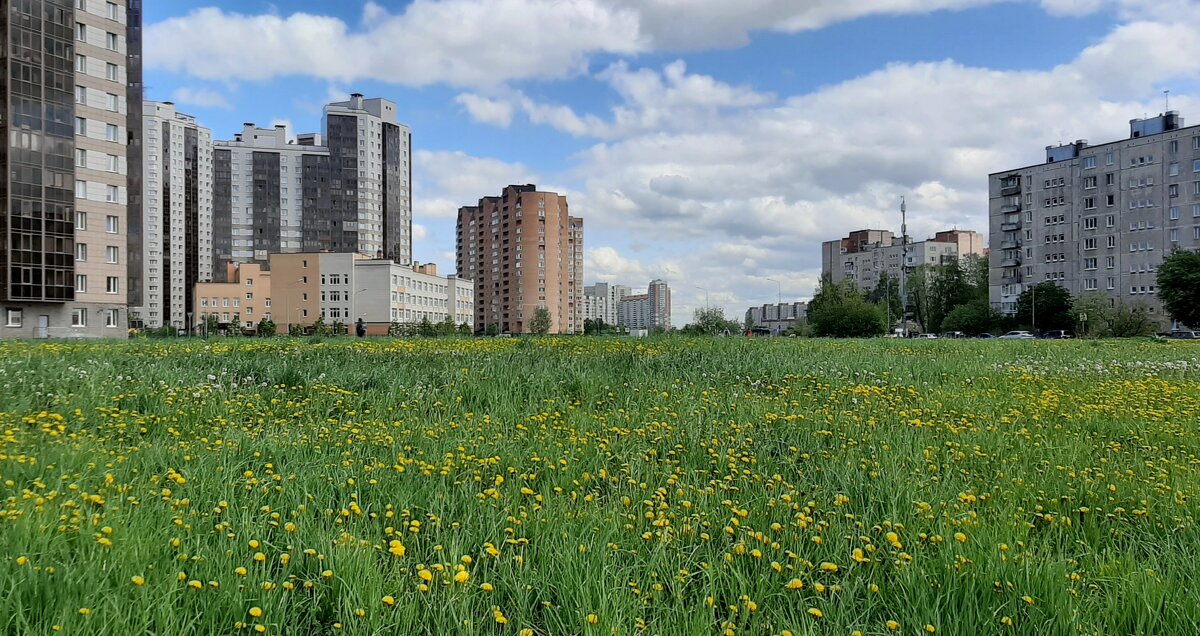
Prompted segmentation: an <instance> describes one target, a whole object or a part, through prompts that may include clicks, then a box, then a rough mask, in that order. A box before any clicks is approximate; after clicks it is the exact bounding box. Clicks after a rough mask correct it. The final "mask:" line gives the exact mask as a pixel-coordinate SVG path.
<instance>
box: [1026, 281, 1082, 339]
mask: <svg viewBox="0 0 1200 636" xmlns="http://www.w3.org/2000/svg"><path fill="white" fill-rule="evenodd" d="M1035 299H1036V305H1035ZM1071 304H1072V300H1071V293H1070V292H1068V291H1067V290H1066V289H1065V288H1062V287H1059V286H1058V285H1055V284H1054V283H1052V282H1050V281H1044V282H1041V283H1038V284H1037V285H1034V286H1033V287H1029V288H1027V289H1026V290H1025V291H1023V292H1021V295H1020V296H1018V297H1017V313H1016V317H1017V319H1018V320H1019V321H1021V324H1024V325H1028V326H1029V327H1031V328H1036V329H1039V330H1041V331H1050V330H1054V329H1071V328H1072V327H1074V326H1075V315H1074V314H1073V313H1072V312H1071Z"/></svg>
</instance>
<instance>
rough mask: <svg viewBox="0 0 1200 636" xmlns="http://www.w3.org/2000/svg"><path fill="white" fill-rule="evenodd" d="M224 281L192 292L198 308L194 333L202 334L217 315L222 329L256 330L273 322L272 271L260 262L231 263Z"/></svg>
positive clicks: (228, 265)
mask: <svg viewBox="0 0 1200 636" xmlns="http://www.w3.org/2000/svg"><path fill="white" fill-rule="evenodd" d="M226 267H227V268H228V271H227V272H226V273H225V275H224V276H222V277H221V278H222V279H223V281H224V282H219V283H216V282H201V283H197V284H196V286H195V287H194V288H193V289H192V293H191V295H192V302H191V304H192V306H194V307H196V311H197V313H196V321H195V323H194V324H193V327H192V328H193V332H194V333H202V329H203V328H204V326H205V325H206V324H207V323H208V318H209V316H213V317H214V318H215V319H216V320H215V321H216V323H217V325H218V326H220V327H222V328H225V327H233V328H242V329H254V328H256V326H257V325H258V323H259V322H260V321H261V320H263V319H264V318H265V319H268V320H271V319H272V316H271V272H268V271H264V270H263V269H262V267H261V266H259V265H258V264H257V263H229V264H227V265H226Z"/></svg>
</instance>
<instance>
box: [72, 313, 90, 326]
mask: <svg viewBox="0 0 1200 636" xmlns="http://www.w3.org/2000/svg"><path fill="white" fill-rule="evenodd" d="M71 326H72V327H86V326H87V310H86V309H73V310H71Z"/></svg>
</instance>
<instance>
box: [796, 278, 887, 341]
mask: <svg viewBox="0 0 1200 636" xmlns="http://www.w3.org/2000/svg"><path fill="white" fill-rule="evenodd" d="M808 323H809V324H810V325H812V333H813V335H815V336H825V337H832V338H865V337H870V336H878V335H882V334H883V333H884V332H885V331H886V330H887V326H886V324H885V323H886V318H885V316H884V311H883V310H882V309H880V308H879V307H878V306H876V305H873V304H871V303H869V302H867V299H866V297H865V296H863V294H861V293H859V291H858V288H857V287H855V285H854V282H853V281H852V280H850V279H846V280H843V281H842V282H841V283H835V282H833V278H832V277H830V276H825V277H823V278H822V279H821V286H820V287H819V288H818V289H817V293H816V294H815V295H814V296H813V299H812V301H811V302H809V303H808Z"/></svg>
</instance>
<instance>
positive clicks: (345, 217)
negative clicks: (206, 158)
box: [213, 93, 412, 273]
mask: <svg viewBox="0 0 1200 636" xmlns="http://www.w3.org/2000/svg"><path fill="white" fill-rule="evenodd" d="M411 143H412V134H411V131H410V130H409V128H408V126H406V125H404V124H401V123H399V122H398V120H397V117H396V104H395V103H394V102H392V101H389V100H386V99H379V98H375V99H364V98H363V96H362V95H361V94H358V93H355V94H354V95H352V96H351V98H350V99H349V100H347V101H345V102H335V103H332V104H329V105H327V106H326V107H325V116H324V122H323V133H321V134H316V133H307V134H302V135H298V136H297V137H296V139H295V141H292V140H290V139H288V134H287V130H286V128H285V127H284V126H275V127H274V128H269V129H263V128H258V127H256V126H255V125H254V124H253V123H247V124H244V125H243V130H242V132H241V133H240V134H238V135H235V137H234V139H233V140H232V141H218V142H216V144H215V150H214V153H213V174H214V177H213V213H214V219H215V220H214V226H213V248H214V260H215V267H216V270H217V272H218V273H220V272H221V271H223V267H222V263H225V262H258V263H260V264H262V265H264V266H269V264H270V255H271V254H276V253H289V252H295V253H300V252H318V251H332V252H342V253H358V254H364V255H366V256H369V257H372V258H386V259H389V260H394V261H396V262H399V263H408V262H411V260H412V160H411V156H410V152H411Z"/></svg>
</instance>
